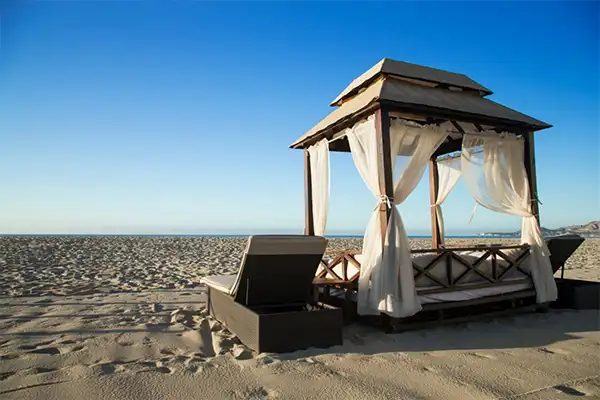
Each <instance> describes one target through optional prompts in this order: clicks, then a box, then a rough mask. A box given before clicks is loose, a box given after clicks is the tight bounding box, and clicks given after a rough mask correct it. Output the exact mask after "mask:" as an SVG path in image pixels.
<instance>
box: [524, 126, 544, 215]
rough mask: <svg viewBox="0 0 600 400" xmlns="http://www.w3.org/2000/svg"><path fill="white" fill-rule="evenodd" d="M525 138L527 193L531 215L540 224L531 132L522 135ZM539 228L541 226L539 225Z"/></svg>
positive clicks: (533, 144)
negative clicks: (529, 194) (529, 195)
mask: <svg viewBox="0 0 600 400" xmlns="http://www.w3.org/2000/svg"><path fill="white" fill-rule="evenodd" d="M523 137H524V138H525V146H524V147H525V159H524V160H523V162H524V163H525V171H526V173H527V180H528V181H529V193H531V213H532V214H533V215H535V218H536V219H537V221H538V224H540V223H541V222H540V221H541V220H540V208H539V204H538V190H537V174H536V170H535V141H534V138H533V132H528V133H526V134H524V135H523ZM540 226H541V225H540Z"/></svg>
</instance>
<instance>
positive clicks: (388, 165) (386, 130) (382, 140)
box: [375, 107, 396, 246]
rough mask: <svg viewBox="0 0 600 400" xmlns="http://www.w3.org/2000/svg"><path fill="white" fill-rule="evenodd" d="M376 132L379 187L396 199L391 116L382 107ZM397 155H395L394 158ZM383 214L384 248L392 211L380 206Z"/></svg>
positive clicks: (376, 115) (377, 120)
mask: <svg viewBox="0 0 600 400" xmlns="http://www.w3.org/2000/svg"><path fill="white" fill-rule="evenodd" d="M375 132H376V135H377V148H378V150H379V151H378V153H379V168H380V170H379V187H380V188H381V189H382V191H383V194H385V195H386V196H387V197H389V198H390V199H393V198H394V175H393V174H394V171H393V169H392V154H391V139H390V115H389V113H388V111H387V110H386V109H385V108H383V107H380V108H379V109H378V110H377V111H376V113H375ZM395 156H396V154H394V157H395ZM379 212H381V213H382V214H384V215H382V217H383V218H381V237H382V241H383V242H382V246H383V245H384V243H385V235H386V233H387V228H388V221H389V219H390V216H391V215H392V210H391V209H390V208H388V207H387V205H386V204H383V203H382V204H380V205H379Z"/></svg>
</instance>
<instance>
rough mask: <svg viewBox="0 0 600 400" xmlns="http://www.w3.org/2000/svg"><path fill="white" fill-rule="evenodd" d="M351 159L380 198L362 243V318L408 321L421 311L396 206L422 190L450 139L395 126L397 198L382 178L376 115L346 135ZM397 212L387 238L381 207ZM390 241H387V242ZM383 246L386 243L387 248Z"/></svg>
mask: <svg viewBox="0 0 600 400" xmlns="http://www.w3.org/2000/svg"><path fill="white" fill-rule="evenodd" d="M346 136H347V137H348V142H349V144H350V150H351V153H352V158H353V160H354V163H355V164H356V167H357V169H358V171H359V173H360V175H361V177H362V178H363V180H364V181H365V183H366V185H367V187H369V189H370V190H371V192H372V193H373V195H374V196H376V197H377V198H378V199H379V202H378V206H377V207H376V208H375V210H374V211H373V214H372V216H371V219H370V221H369V225H368V227H367V231H366V233H365V237H364V240H363V251H362V254H363V261H362V265H361V274H360V278H359V284H358V286H359V287H358V312H359V314H361V315H367V314H379V313H385V314H388V315H390V316H392V317H406V316H410V315H413V314H415V313H417V312H418V311H420V310H421V305H420V303H419V299H418V296H417V293H416V290H415V284H414V275H413V269H412V260H411V255H410V247H409V243H408V236H407V235H406V231H405V229H404V224H403V223H402V218H401V217H400V213H399V212H398V210H397V208H396V207H395V204H401V203H402V202H403V201H404V200H405V199H406V198H407V197H408V195H409V194H410V193H411V192H412V191H413V190H414V188H415V187H416V186H417V184H418V182H419V180H420V179H421V177H422V175H423V172H424V170H425V167H426V166H427V163H428V161H429V158H430V157H431V155H432V154H433V152H434V151H435V149H436V148H437V147H438V146H439V145H440V144H441V142H443V140H444V138H445V137H446V133H445V130H444V129H442V128H440V127H435V126H434V127H425V128H422V127H420V126H413V125H411V124H409V123H404V122H401V121H392V122H391V125H390V153H391V155H392V160H391V161H392V168H393V169H395V167H396V164H397V158H398V157H397V156H396V155H398V154H402V155H405V160H404V161H406V162H405V163H404V165H402V168H401V171H400V174H399V178H398V180H397V181H396V183H395V185H394V198H391V199H390V198H388V197H387V196H385V195H384V193H385V190H384V188H383V187H381V185H380V182H381V181H382V179H379V178H380V176H379V174H380V169H379V167H378V164H379V162H380V159H379V158H380V155H379V154H380V153H379V151H378V140H377V135H376V132H375V116H371V117H369V118H368V119H367V120H366V121H364V122H361V123H358V124H356V125H354V126H353V127H352V128H349V129H348V130H347V131H346ZM380 204H385V206H386V207H390V208H391V209H392V210H391V211H392V212H391V216H390V219H389V221H388V229H387V232H386V237H385V238H382V237H381V229H380V227H381V222H382V221H381V218H385V213H382V212H380V211H379V205H380ZM383 240H385V241H383ZM382 243H383V244H384V245H383V247H382Z"/></svg>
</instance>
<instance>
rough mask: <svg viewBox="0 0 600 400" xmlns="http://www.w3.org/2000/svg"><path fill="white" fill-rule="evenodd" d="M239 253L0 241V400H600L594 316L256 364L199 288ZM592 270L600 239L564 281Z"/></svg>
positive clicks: (514, 322)
mask: <svg viewBox="0 0 600 400" xmlns="http://www.w3.org/2000/svg"><path fill="white" fill-rule="evenodd" d="M486 241H487V242H489V241H488V240H484V239H470V240H465V239H459V240H458V239H457V240H451V241H450V242H449V244H450V245H455V244H456V245H467V244H473V243H474V242H476V243H484V242H486ZM500 241H501V240H499V239H493V240H492V242H494V243H497V242H500ZM245 244H246V239H245V238H203V237H118V236H116V237H35V238H32V237H4V238H0V398H2V399H37V398H39V399H50V400H53V399H57V400H58V399H61V400H62V399H84V398H85V399H89V400H96V399H98V400H99V399H180V398H198V399H311V398H317V397H318V398H322V397H327V398H344V399H375V398H376V399H415V398H418V399H497V398H518V399H555V398H556V399H563V398H564V399H570V398H575V397H583V398H600V332H599V330H600V321H599V320H600V315H599V313H598V311H574V310H551V311H549V312H548V313H544V314H536V313H532V314H522V315H516V316H508V317H498V318H495V319H493V320H487V321H477V322H470V323H459V324H454V325H447V326H442V327H437V328H431V329H424V330H419V331H412V332H405V333H401V334H384V333H382V332H380V331H377V330H375V329H374V328H370V327H366V326H362V325H357V324H355V325H351V326H348V327H346V328H345V329H344V345H343V346H336V347H332V348H329V349H307V350H303V351H298V352H295V353H288V354H260V355H257V354H254V353H252V352H251V351H249V350H248V349H247V348H245V347H244V346H243V345H241V344H240V343H239V341H238V340H237V338H236V337H235V336H234V335H233V334H231V333H229V332H227V331H226V330H225V329H223V327H222V326H221V325H220V324H219V323H218V322H216V321H214V320H212V319H211V318H210V317H209V316H208V314H207V311H206V307H205V300H206V296H205V288H203V287H202V286H201V285H199V280H200V278H201V277H202V276H205V275H210V274H220V273H234V272H235V271H236V270H237V267H238V264H239V259H240V255H241V253H242V251H243V249H244V246H245ZM411 245H412V246H413V247H428V246H429V245H430V243H429V241H428V240H420V239H419V240H413V241H412V243H411ZM330 248H331V249H344V248H345V249H359V248H360V240H357V239H334V240H332V241H331V243H330ZM599 260H600V240H587V241H586V242H584V244H583V245H582V246H581V247H580V248H579V249H578V250H577V252H576V254H575V255H574V256H573V257H572V258H571V259H570V261H569V262H568V264H567V269H566V272H565V276H566V277H568V278H580V279H588V280H595V281H600V265H599V264H600V261H599Z"/></svg>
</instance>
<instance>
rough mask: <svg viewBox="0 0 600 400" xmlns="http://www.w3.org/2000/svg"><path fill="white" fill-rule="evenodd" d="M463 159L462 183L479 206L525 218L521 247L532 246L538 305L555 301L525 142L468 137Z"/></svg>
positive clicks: (506, 137)
mask: <svg viewBox="0 0 600 400" xmlns="http://www.w3.org/2000/svg"><path fill="white" fill-rule="evenodd" d="M461 158H462V161H461V167H462V168H461V169H462V176H463V179H464V181H465V183H466V185H467V187H468V188H469V190H470V192H471V194H472V195H473V197H474V198H475V200H476V201H477V203H479V204H481V205H482V206H484V207H486V208H488V209H490V210H493V211H498V212H501V213H506V214H511V215H517V216H520V217H523V222H522V228H521V243H523V244H529V245H530V246H531V253H532V254H531V255H530V257H529V258H528V259H529V261H528V262H527V263H526V265H525V266H526V268H528V269H529V270H530V271H531V275H532V278H533V284H534V285H535V290H536V295H537V302H538V303H545V302H549V301H554V300H556V298H557V289H556V282H555V281H554V276H553V273H552V265H551V264H550V258H549V256H550V252H549V251H548V247H547V246H546V243H545V242H544V239H543V237H542V232H541V230H540V226H539V224H538V222H537V219H536V217H535V215H533V214H532V212H531V194H530V191H529V182H528V179H527V174H526V171H525V164H524V142H523V139H522V138H520V137H516V136H514V135H510V134H507V133H504V134H501V135H500V136H499V135H498V134H497V133H495V132H490V133H489V136H487V135H486V134H485V133H483V134H472V135H471V134H465V135H464V136H463V145H462V156H461Z"/></svg>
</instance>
